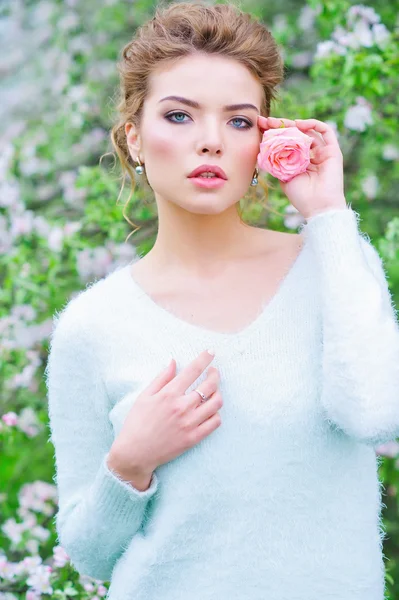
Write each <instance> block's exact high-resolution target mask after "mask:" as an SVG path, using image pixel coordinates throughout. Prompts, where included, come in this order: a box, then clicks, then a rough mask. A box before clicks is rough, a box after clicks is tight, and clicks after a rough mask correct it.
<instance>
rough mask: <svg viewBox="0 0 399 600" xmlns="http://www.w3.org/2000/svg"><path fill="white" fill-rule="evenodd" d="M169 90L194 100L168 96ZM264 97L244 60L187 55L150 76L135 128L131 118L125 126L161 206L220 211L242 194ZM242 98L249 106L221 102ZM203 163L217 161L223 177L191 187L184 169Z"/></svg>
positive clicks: (252, 163) (250, 168) (251, 169)
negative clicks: (218, 184)
mask: <svg viewBox="0 0 399 600" xmlns="http://www.w3.org/2000/svg"><path fill="white" fill-rule="evenodd" d="M172 95H173V96H179V97H182V98H186V99H187V100H191V101H193V102H196V103H198V104H199V106H198V107H197V106H195V107H194V106H189V105H187V104H185V103H182V102H181V101H180V102H179V101H178V100H173V99H167V100H165V98H166V97H167V96H172ZM262 97H263V90H262V86H261V85H260V83H259V82H258V81H257V80H256V79H255V77H254V76H253V75H252V74H251V73H250V72H249V71H248V69H247V68H246V67H245V66H244V65H242V64H241V63H239V62H237V61H235V60H232V59H230V58H226V57H221V56H217V55H191V56H188V57H184V58H183V59H180V60H179V61H178V62H176V63H174V64H173V65H172V64H171V63H169V64H168V66H165V64H163V65H162V67H161V68H159V70H157V71H156V72H154V73H153V74H152V76H151V79H150V89H149V96H148V97H147V98H146V100H145V103H144V107H143V115H142V123H141V127H140V131H138V132H136V130H135V128H134V126H132V125H131V124H127V125H126V128H125V131H126V134H127V140H128V145H129V150H130V153H131V155H132V158H133V160H134V161H136V157H137V156H139V157H140V160H141V161H142V162H144V163H145V170H146V174H147V178H148V181H149V183H150V185H151V187H152V189H153V191H154V194H155V198H156V200H157V203H158V204H159V202H164V201H168V202H172V203H174V204H176V205H178V206H180V207H181V208H183V209H185V210H187V211H190V212H192V213H197V214H219V213H221V212H223V211H224V210H226V209H227V208H229V207H231V206H232V205H234V204H235V203H237V202H238V201H239V200H240V198H242V197H243V196H244V195H245V193H246V192H247V191H248V188H249V185H250V183H251V180H252V176H253V173H254V169H255V167H256V159H257V155H258V153H259V144H260V142H261V139H262V134H261V131H260V129H259V127H258V125H257V115H259V114H260V107H261V102H262ZM243 103H245V104H252V105H253V106H254V108H251V107H246V108H234V109H228V110H226V109H225V108H224V107H225V106H227V105H232V104H243ZM136 134H138V135H137V137H136ZM202 164H207V165H208V164H210V165H217V166H219V167H221V168H222V169H223V171H224V172H225V174H226V176H227V180H226V181H225V183H224V184H223V185H222V186H221V187H217V188H203V187H199V186H198V185H196V184H195V183H194V182H193V180H192V179H190V178H189V177H188V175H189V174H190V173H191V172H192V171H193V170H194V169H195V168H196V167H198V166H200V165H202Z"/></svg>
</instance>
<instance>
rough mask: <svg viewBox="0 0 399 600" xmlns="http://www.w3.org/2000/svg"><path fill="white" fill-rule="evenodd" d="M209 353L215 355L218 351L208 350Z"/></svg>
mask: <svg viewBox="0 0 399 600" xmlns="http://www.w3.org/2000/svg"><path fill="white" fill-rule="evenodd" d="M207 352H208V354H211V355H212V356H215V354H216V352H215V351H214V350H207Z"/></svg>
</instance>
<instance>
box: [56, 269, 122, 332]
mask: <svg viewBox="0 0 399 600" xmlns="http://www.w3.org/2000/svg"><path fill="white" fill-rule="evenodd" d="M126 267H127V265H122V266H118V267H117V268H115V269H114V270H113V271H112V272H111V273H108V274H107V275H105V276H104V277H102V278H100V279H97V280H94V281H91V282H88V283H86V285H85V287H84V288H83V289H81V290H77V291H75V292H74V293H73V294H72V295H71V297H70V298H69V299H68V300H66V302H65V303H64V304H63V305H62V306H61V308H59V309H57V310H56V311H55V313H54V315H53V333H54V331H55V330H61V329H72V330H73V329H74V330H79V329H85V330H87V329H88V327H89V325H90V324H94V323H95V322H96V321H97V322H98V320H99V319H101V315H104V314H105V313H106V311H107V310H110V309H111V310H112V306H114V304H115V298H118V297H120V293H119V287H120V281H121V278H120V275H121V270H122V269H124V268H126Z"/></svg>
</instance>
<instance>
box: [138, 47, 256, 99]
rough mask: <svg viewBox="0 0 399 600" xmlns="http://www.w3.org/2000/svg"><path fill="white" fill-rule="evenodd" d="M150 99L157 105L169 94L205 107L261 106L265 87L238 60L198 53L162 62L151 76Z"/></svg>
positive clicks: (148, 97)
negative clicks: (246, 104) (243, 104)
mask: <svg viewBox="0 0 399 600" xmlns="http://www.w3.org/2000/svg"><path fill="white" fill-rule="evenodd" d="M148 91H149V94H148V96H147V100H148V103H150V104H152V105H153V106H155V105H156V104H157V103H158V102H159V100H161V98H163V97H165V96H169V95H174V96H184V97H186V98H190V99H193V100H197V101H198V102H200V104H201V105H203V106H204V107H206V106H208V105H209V106H212V107H214V106H215V104H216V105H220V106H223V105H227V104H233V103H238V102H251V103H252V104H255V106H258V107H260V105H261V102H262V97H263V89H262V86H261V84H260V83H259V81H258V80H257V79H256V77H255V76H254V75H253V74H252V73H251V72H250V71H249V69H248V68H247V67H246V66H245V65H243V64H242V63H240V62H239V61H237V60H234V59H231V58H228V57H224V56H218V55H215V54H213V55H209V54H208V55H206V54H195V55H190V56H185V57H183V58H179V59H178V60H176V61H168V62H165V63H162V64H160V65H159V66H158V67H157V68H156V69H155V70H154V71H153V73H152V74H151V76H150V78H149V90H148Z"/></svg>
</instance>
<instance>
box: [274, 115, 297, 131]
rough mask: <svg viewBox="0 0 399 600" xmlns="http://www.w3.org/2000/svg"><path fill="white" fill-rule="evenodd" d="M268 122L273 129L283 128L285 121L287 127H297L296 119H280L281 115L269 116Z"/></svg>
mask: <svg viewBox="0 0 399 600" xmlns="http://www.w3.org/2000/svg"><path fill="white" fill-rule="evenodd" d="M267 122H268V124H269V126H270V127H272V128H273V129H275V128H276V127H277V128H279V127H281V128H282V125H283V123H284V126H285V127H295V126H296V125H295V121H292V120H291V119H280V118H279V117H268V118H267Z"/></svg>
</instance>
